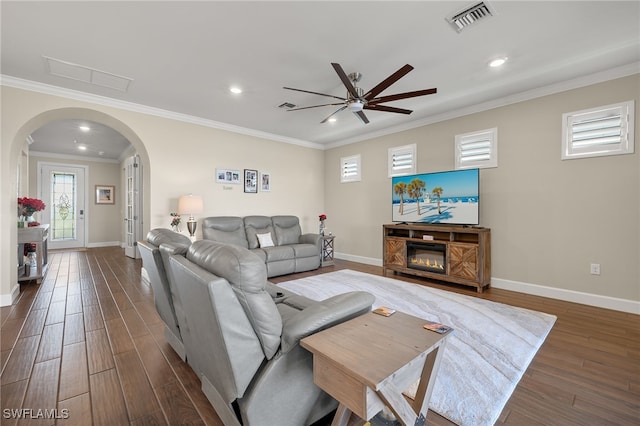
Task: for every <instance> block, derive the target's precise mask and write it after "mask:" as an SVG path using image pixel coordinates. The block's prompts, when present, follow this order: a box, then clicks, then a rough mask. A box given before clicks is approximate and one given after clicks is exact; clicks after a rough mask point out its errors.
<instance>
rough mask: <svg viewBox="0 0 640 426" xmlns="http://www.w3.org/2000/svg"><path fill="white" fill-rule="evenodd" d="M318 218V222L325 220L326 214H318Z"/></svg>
mask: <svg viewBox="0 0 640 426" xmlns="http://www.w3.org/2000/svg"><path fill="white" fill-rule="evenodd" d="M318 219H320V222H322V221H323V220H327V215H326V214H324V213H323V214H321V215H320V216H318Z"/></svg>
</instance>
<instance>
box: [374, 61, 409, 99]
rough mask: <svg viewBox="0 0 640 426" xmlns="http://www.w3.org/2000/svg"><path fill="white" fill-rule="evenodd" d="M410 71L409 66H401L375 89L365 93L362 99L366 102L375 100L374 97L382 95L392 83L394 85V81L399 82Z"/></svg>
mask: <svg viewBox="0 0 640 426" xmlns="http://www.w3.org/2000/svg"><path fill="white" fill-rule="evenodd" d="M412 69H413V67H412V66H411V65H409V64H407V65H405V66H403V67H402V68H400V69H399V70H398V71H396V72H394V73H393V74H391V75H390V76H389V77H387V78H385V79H384V80H382V81H381V82H380V83H379V84H378V85H377V86H376V87H374V88H373V89H371V90H369V91H368V92H367V93H365V95H364V98H365V99H366V100H369V99H373V98H375V97H376V96H378V94H380V93H382V92H383V91H384V90H385V89H386V88H387V87H389V86H391V85H392V84H393V83H395V82H396V81H398V80H400V79H401V78H402V77H404V76H405V75H407V74H408V73H409V71H411V70H412Z"/></svg>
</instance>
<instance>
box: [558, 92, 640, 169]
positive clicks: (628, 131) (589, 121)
mask: <svg viewBox="0 0 640 426" xmlns="http://www.w3.org/2000/svg"><path fill="white" fill-rule="evenodd" d="M634 117H635V113H634V101H628V102H622V103H619V104H613V105H607V106H602V107H597V108H591V109H585V110H582V111H576V112H569V113H565V114H562V159H563V160H572V159H576V158H585V157H599V156H604V155H621V154H633V151H634V130H633V129H634V126H633V125H634Z"/></svg>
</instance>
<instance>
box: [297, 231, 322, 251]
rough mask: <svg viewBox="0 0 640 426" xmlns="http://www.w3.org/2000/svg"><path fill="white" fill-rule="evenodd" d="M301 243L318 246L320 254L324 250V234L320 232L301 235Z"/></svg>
mask: <svg viewBox="0 0 640 426" xmlns="http://www.w3.org/2000/svg"><path fill="white" fill-rule="evenodd" d="M299 241H300V244H313V245H314V246H316V247H317V248H318V254H320V253H321V252H322V236H321V235H320V234H302V235H300V240H299Z"/></svg>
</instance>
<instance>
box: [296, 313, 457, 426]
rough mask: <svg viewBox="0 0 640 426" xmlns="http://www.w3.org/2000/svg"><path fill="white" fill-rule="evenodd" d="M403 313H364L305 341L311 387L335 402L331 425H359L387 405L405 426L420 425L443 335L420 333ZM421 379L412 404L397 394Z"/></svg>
mask: <svg viewBox="0 0 640 426" xmlns="http://www.w3.org/2000/svg"><path fill="white" fill-rule="evenodd" d="M426 322H427V321H425V320H424V319H421V318H417V317H414V316H411V315H407V314H405V313H402V312H396V313H395V314H393V315H391V316H389V317H384V316H381V315H376V314H374V313H368V314H365V315H362V316H360V317H357V318H354V319H352V320H350V321H347V322H344V323H341V324H339V325H337V326H335V327H331V328H329V329H327V330H324V331H321V332H319V333H316V334H314V335H312V336H309V337H305V338H304V339H302V340H301V341H300V344H301V345H302V347H303V348H305V349H307V350H309V351H310V352H312V353H313V377H314V382H315V383H316V385H318V386H319V387H320V388H321V389H323V390H324V391H325V392H327V393H328V394H329V395H331V396H333V397H334V398H335V399H336V400H338V402H339V403H340V405H339V407H338V411H337V412H336V416H335V417H334V420H333V423H332V426H336V425H346V424H349V419H350V418H351V414H352V413H353V414H355V415H356V416H358V417H359V418H360V419H362V420H361V421H360V423H363V421H364V420H369V419H371V418H372V417H373V416H375V415H376V414H377V413H378V412H380V410H382V408H383V407H384V406H385V405H386V406H388V407H389V408H390V409H391V411H393V413H394V414H395V416H396V418H397V419H398V420H399V421H400V422H402V424H404V425H424V424H425V422H426V417H427V411H428V408H429V399H430V398H431V392H432V391H433V385H434V384H435V377H436V373H437V371H438V367H439V364H440V360H441V357H442V353H443V352H444V344H445V342H446V340H447V337H448V336H449V334H451V332H449V333H447V334H438V333H436V332H433V331H429V330H425V329H424V328H423V325H424V324H425V323H426ZM418 380H420V383H419V385H418V389H417V392H416V396H415V399H413V400H411V399H410V398H407V397H406V396H404V395H403V394H402V392H404V391H405V390H407V388H409V387H410V386H411V385H412V384H414V383H415V382H416V381H418Z"/></svg>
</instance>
